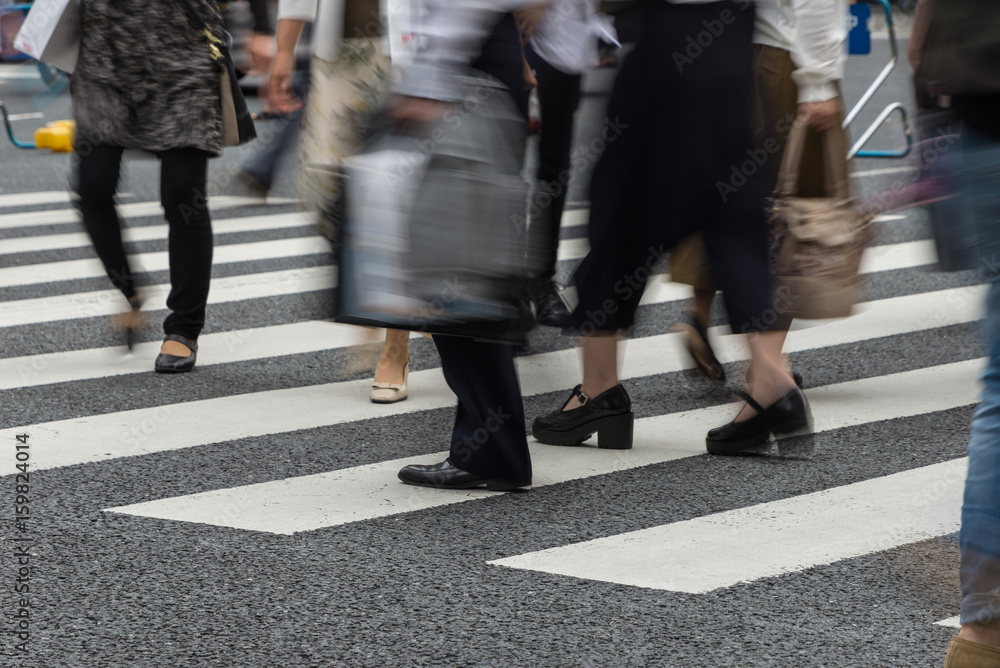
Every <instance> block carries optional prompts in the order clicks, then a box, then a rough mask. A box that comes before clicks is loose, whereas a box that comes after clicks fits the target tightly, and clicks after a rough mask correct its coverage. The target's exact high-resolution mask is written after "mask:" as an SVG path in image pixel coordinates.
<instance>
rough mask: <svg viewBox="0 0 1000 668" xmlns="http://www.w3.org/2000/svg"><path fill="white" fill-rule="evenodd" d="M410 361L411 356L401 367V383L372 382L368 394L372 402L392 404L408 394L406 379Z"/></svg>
mask: <svg viewBox="0 0 1000 668" xmlns="http://www.w3.org/2000/svg"><path fill="white" fill-rule="evenodd" d="M412 361H413V358H412V357H411V358H409V359H407V360H406V366H404V367H403V382H402V384H397V383H372V389H371V392H370V393H369V395H368V396H369V398H370V399H371V402H372V403H373V404H394V403H396V402H397V401H403V400H404V399H406V397H407V396H408V392H407V387H406V381H407V379H408V378H409V377H410V362H412Z"/></svg>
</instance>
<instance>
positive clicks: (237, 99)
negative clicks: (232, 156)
mask: <svg viewBox="0 0 1000 668" xmlns="http://www.w3.org/2000/svg"><path fill="white" fill-rule="evenodd" d="M180 1H181V4H182V5H184V11H185V13H186V14H187V15H188V18H190V19H191V21H192V22H193V23H194V25H195V27H197V28H198V31H199V32H201V34H202V35H204V36H205V39H206V40H208V48H209V50H210V51H211V53H212V60H214V61H215V63H216V66H217V67H218V68H219V70H220V77H219V80H220V87H219V93H220V99H221V101H222V145H223V146H239V145H240V144H245V143H247V142H249V141H252V140H254V139H256V138H257V129H256V128H255V127H254V124H253V117H252V116H251V115H250V109H249V108H247V101H246V98H244V97H243V91H241V90H240V83H239V81H238V80H237V76H236V65H235V64H234V63H233V57H232V55H231V54H230V53H229V44H226V43H225V42H223V41H222V40H220V39H219V38H218V37H216V36H215V35H214V34H213V33H212V30H211V28H209V27H208V24H207V23H205V19H203V18H202V17H201V14H199V13H198V10H197V9H195V8H194V5H192V4H191V0H180Z"/></svg>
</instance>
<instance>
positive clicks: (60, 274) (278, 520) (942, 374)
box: [0, 39, 983, 668]
mask: <svg viewBox="0 0 1000 668" xmlns="http://www.w3.org/2000/svg"><path fill="white" fill-rule="evenodd" d="M886 45H887V42H886V41H885V40H884V39H881V40H880V39H876V41H875V53H873V55H871V56H868V57H864V58H852V59H851V60H850V62H849V64H848V72H847V80H846V82H845V95H846V97H847V99H848V101H849V102H850V101H853V100H856V99H857V98H858V96H859V95H860V92H861V90H863V88H864V87H865V85H866V82H867V81H870V80H871V79H872V78H874V76H875V74H877V72H878V71H879V70H880V69H881V67H882V65H883V64H884V62H885V60H886V57H887V53H888V50H887V46H886ZM902 46H903V47H905V42H903V44H902ZM606 76H607V75H606V73H597V74H596V75H595V76H593V77H591V78H590V79H589V80H588V85H587V90H588V92H589V94H588V96H587V97H586V98H585V100H584V104H583V106H582V108H581V111H580V114H579V125H580V128H581V129H580V142H579V146H580V147H582V148H586V146H587V142H588V141H589V139H588V137H589V136H591V135H590V134H588V133H591V134H592V132H593V128H595V127H600V125H601V123H602V122H603V120H604V119H603V117H602V115H601V114H602V112H601V107H602V105H603V103H604V101H605V98H604V97H603V96H602V95H601V89H602V86H603V84H602V82H601V80H600V79H601V77H606ZM0 100H3V101H4V102H5V103H6V104H7V106H8V107H9V108H10V109H11V111H12V112H14V113H18V112H25V111H43V112H44V113H45V114H46V120H52V119H56V118H67V117H69V116H68V113H69V112H68V109H69V101H68V97H67V95H66V93H65V91H61V92H60V91H59V90H58V89H52V88H46V87H44V86H43V85H42V83H41V82H40V81H39V80H37V79H36V78H35V76H34V74H33V70H32V69H31V67H30V66H23V65H16V66H15V65H3V66H0ZM897 100H898V101H902V102H905V103H907V105H908V106H911V107H912V105H911V104H910V100H911V95H910V91H909V88H908V79H907V73H906V71H905V66H902V65H901V66H900V67H899V68H897V70H896V71H895V72H894V73H893V75H892V76H891V77H890V79H889V81H888V83H887V84H886V86H884V87H883V89H882V90H881V91H880V92H879V94H878V95H877V96H876V98H875V100H874V102H873V105H872V107H873V108H872V110H870V111H868V112H866V114H865V115H862V119H861V120H859V122H858V124H857V125H855V126H854V127H852V130H853V133H854V134H855V136H857V135H859V134H860V124H861V123H862V122H863V121H864V119H865V118H869V119H870V118H872V117H874V115H875V114H876V113H877V111H878V110H880V109H881V108H882V107H884V106H885V105H886V104H888V103H890V102H893V101H897ZM911 113H912V110H911ZM39 122H40V121H20V122H18V123H16V124H15V127H16V132H18V133H19V134H20V135H22V136H28V135H30V131H31V130H32V129H33V127H35V126H36V125H37V124H38V123H39ZM902 141H903V140H902V133H901V128H900V126H899V124H898V122H896V121H892V124H891V125H890V127H888V128H886V129H885V130H883V131H881V132H880V133H879V135H878V136H877V137H876V138H875V139H874V140H873V142H874V143H873V146H876V147H879V148H892V147H893V146H898V145H901V142H902ZM250 150H252V149H248V148H244V149H239V150H235V151H227V153H226V155H225V156H224V157H223V158H222V159H221V160H220V161H216V162H217V164H216V165H215V167H216V168H221V165H223V164H238V162H239V160H240V159H241V158H242V157H243V156H245V155H246V154H247V153H248V152H249V151H250ZM682 158H683V157H682V156H680V157H678V156H664V159H682ZM69 164H70V163H69V158H68V157H67V156H65V155H53V154H48V153H45V152H32V151H19V150H17V149H15V148H14V147H13V146H12V145H10V144H9V143H7V142H6V140H4V139H0V471H2V473H3V477H2V478H0V508H3V510H2V511H0V518H2V519H0V527H2V528H0V535H2V536H3V537H4V539H5V541H4V543H3V544H4V548H3V550H2V553H0V591H2V592H3V593H2V595H0V609H2V611H3V618H2V624H3V631H4V633H3V636H2V638H3V641H2V643H3V644H2V649H0V653H2V656H3V658H2V659H0V664H2V665H5V666H7V665H9V666H21V665H23V666H44V667H52V666H74V667H84V666H87V667H89V666H185V667H187V666H342V665H346V666H430V665H439V666H505V667H506V666H593V667H597V666H678V667H689V666H691V667H701V666H705V667H715V666H782V667H789V666H791V667H796V668H797V667H805V666H835V667H842V666H922V667H923V666H934V665H940V664H941V662H942V660H943V656H944V651H945V648H946V646H947V643H948V639H949V637H950V636H951V635H952V633H954V629H953V628H949V627H948V623H952V624H953V623H954V621H953V620H952V621H951V622H949V621H948V620H949V619H950V618H953V617H954V616H955V615H957V614H958V605H959V586H958V547H957V531H958V527H959V508H960V503H961V492H962V485H963V476H964V473H963V466H964V454H965V445H966V441H967V438H968V424H969V420H970V417H971V414H972V410H973V407H974V404H975V402H976V396H977V392H978V383H977V381H976V377H977V373H978V371H979V369H980V368H981V366H982V359H981V357H982V355H983V351H982V347H981V343H980V340H979V336H978V331H977V321H978V319H979V316H980V313H981V308H982V306H981V301H982V296H983V292H982V288H981V287H980V286H979V285H978V283H977V280H976V278H975V276H973V275H971V274H962V273H958V274H946V273H940V272H938V271H936V269H935V266H934V255H933V247H932V246H931V244H930V242H929V240H928V239H929V233H928V230H927V227H926V219H925V215H924V214H923V213H922V212H921V211H920V210H916V209H914V210H911V211H907V212H904V213H902V214H899V215H894V216H885V217H882V218H880V219H879V220H878V221H877V223H876V225H877V229H878V238H877V240H876V242H875V243H876V245H875V246H874V247H872V248H871V249H870V250H869V251H868V257H867V259H866V264H865V271H866V272H867V278H868V281H867V287H866V294H865V298H864V299H865V302H864V303H863V304H861V305H860V306H859V308H858V314H857V315H855V316H853V317H851V318H848V319H845V320H841V321H837V322H831V323H826V324H823V325H822V326H814V327H808V328H801V329H796V330H795V331H793V333H792V334H791V336H790V338H789V342H788V352H789V355H790V359H791V362H792V364H793V366H794V368H795V369H796V370H798V371H800V372H801V373H802V375H803V376H804V377H805V383H806V387H807V394H808V396H809V397H810V400H811V402H812V405H813V411H814V413H815V416H816V426H817V430H818V432H819V433H818V436H817V438H816V443H815V448H814V449H804V448H801V447H796V444H794V443H791V444H790V443H782V444H778V445H775V447H774V449H773V450H772V452H771V454H770V455H768V456H762V457H752V458H719V457H709V456H707V455H706V454H705V453H704V445H703V443H704V441H703V436H704V432H705V431H706V430H707V429H708V428H709V427H712V426H715V425H717V424H721V423H723V422H725V421H726V420H728V419H730V418H731V417H732V415H733V411H734V406H735V405H734V404H731V403H730V402H731V397H730V394H729V393H728V392H727V390H726V388H725V387H724V386H723V385H722V384H719V383H713V382H712V381H709V380H706V379H704V378H702V377H700V376H699V375H697V373H696V372H695V371H694V370H693V369H692V363H691V361H690V360H689V359H687V357H686V355H685V353H684V351H683V348H682V346H681V344H680V340H679V339H678V334H676V333H673V332H672V331H671V326H672V325H673V324H675V323H677V322H678V321H679V320H681V319H682V318H683V313H684V309H683V304H684V301H683V300H684V296H685V292H684V290H683V289H682V288H680V287H679V286H676V285H673V284H670V283H667V282H666V280H665V279H663V278H660V279H657V281H656V283H655V284H654V286H653V288H652V289H651V290H650V291H649V294H647V297H646V300H645V302H644V305H643V306H642V307H641V309H640V314H639V324H638V325H637V326H636V327H635V329H634V332H633V337H632V340H631V341H630V342H629V343H628V352H627V355H626V363H625V367H624V370H623V374H624V377H625V379H626V380H625V382H626V385H627V387H628V390H629V392H630V393H631V394H632V397H633V401H634V404H635V409H636V411H637V417H638V421H637V424H636V442H635V447H634V449H633V450H630V451H621V452H616V451H601V450H598V449H596V448H594V447H581V448H576V449H564V448H553V447H548V446H544V445H541V444H537V443H532V446H531V447H532V456H533V459H534V469H535V480H534V487H533V488H532V489H530V490H529V491H524V492H518V493H489V492H485V491H473V492H442V491H436V490H429V489H421V488H413V487H408V486H404V485H402V484H400V483H399V482H398V481H397V480H396V477H395V473H396V470H397V469H398V468H399V467H400V466H401V465H403V464H404V463H408V462H411V461H415V462H427V463H429V462H435V461H438V460H440V459H442V458H443V454H442V453H443V452H444V450H445V449H446V445H447V440H448V435H449V429H450V425H451V420H452V416H453V410H454V408H453V401H454V399H453V396H452V395H451V394H450V392H449V391H448V389H447V386H446V385H445V383H444V380H443V378H442V376H441V372H440V369H439V368H438V367H439V360H438V358H437V355H436V353H435V351H434V349H433V345H432V344H431V342H430V341H427V340H426V339H424V338H421V337H416V338H414V339H412V345H411V348H412V354H413V373H412V374H411V376H410V393H411V397H410V399H409V400H408V401H405V402H402V403H399V404H394V405H390V406H375V405H373V404H371V403H369V402H368V400H367V391H368V385H369V383H370V380H371V370H370V369H367V368H358V360H359V356H358V353H357V351H356V349H354V348H352V347H351V346H352V345H354V344H356V343H357V342H358V341H359V339H360V335H359V333H358V331H357V330H354V329H351V328H348V327H345V326H341V325H336V324H333V323H332V322H330V321H329V320H328V318H329V317H330V313H331V302H332V294H331V290H330V282H331V277H332V275H333V267H332V259H331V257H330V255H329V253H328V251H327V248H326V246H325V244H324V242H323V241H322V240H321V239H320V238H318V237H317V236H315V233H314V231H313V227H312V225H311V223H310V221H309V219H308V218H307V217H305V216H304V215H303V214H302V213H300V212H299V211H298V209H297V207H296V205H295V203H294V202H293V201H291V200H290V199H283V198H291V196H292V194H293V176H292V174H291V170H286V173H285V174H283V176H282V178H281V180H280V181H279V183H278V186H277V188H276V190H275V192H274V193H273V196H272V198H271V200H269V201H268V202H267V203H266V204H265V203H261V202H253V201H250V200H246V199H233V198H228V199H227V198H225V197H221V196H220V197H213V198H212V205H213V208H214V211H213V218H214V227H215V232H216V264H215V269H214V281H213V285H212V293H211V297H210V307H209V319H208V325H207V328H206V330H205V332H204V334H203V336H202V338H201V340H200V345H201V351H200V354H199V366H198V368H197V369H196V371H195V372H194V373H190V374H182V375H179V376H161V375H158V374H154V373H153V372H152V369H151V367H152V360H153V357H154V356H155V353H156V350H157V347H158V341H159V338H160V335H159V330H158V326H153V327H151V328H150V329H149V330H147V331H146V332H145V333H144V335H143V343H142V345H140V346H139V347H138V348H137V349H136V351H135V352H134V353H133V354H132V355H126V354H125V353H124V348H123V347H122V346H121V342H120V341H119V340H118V339H117V338H116V337H115V335H114V334H113V333H112V332H110V331H109V329H108V318H109V316H110V315H112V314H113V313H115V312H117V311H118V310H119V309H120V308H121V307H122V305H123V301H122V300H121V299H120V297H118V296H117V295H116V294H115V293H114V292H113V291H111V290H110V286H109V284H108V281H107V279H106V278H105V277H104V276H103V274H102V271H101V269H100V267H99V265H98V263H97V260H96V259H94V253H93V251H92V250H91V248H90V246H89V243H88V241H87V239H86V237H85V236H84V234H83V232H82V228H81V226H80V224H79V222H78V220H77V217H76V214H75V211H74V210H73V208H72V206H71V203H70V199H69V197H68V195H67V179H68V176H69V173H70V169H69ZM578 167H581V168H584V167H585V165H580V164H579V161H578ZM157 168H158V166H157V164H156V162H155V161H154V160H151V159H149V158H142V157H135V156H134V157H131V158H130V160H129V162H128V166H127V168H126V170H125V172H124V176H123V181H122V184H121V192H122V193H123V195H122V197H121V203H122V214H123V217H124V218H125V220H126V223H127V225H128V228H129V235H130V236H129V238H130V239H131V241H130V243H129V246H128V248H129V252H130V253H131V254H133V255H135V256H136V259H137V263H138V265H139V266H142V267H143V270H144V273H143V280H144V281H145V283H146V284H147V285H149V286H155V287H152V288H150V292H151V294H152V297H151V299H150V300H149V302H148V305H147V309H148V311H149V312H150V315H151V317H152V319H153V321H154V322H157V323H158V322H159V321H160V320H162V317H163V316H164V314H165V312H164V308H165V307H164V304H163V299H164V287H163V286H164V285H165V284H166V283H167V282H168V273H167V268H166V264H165V262H166V252H165V251H166V240H165V234H166V231H165V227H164V224H163V220H162V218H161V213H160V210H159V207H158V204H157V199H158V197H157V183H158V181H157V178H156V176H157ZM852 169H853V170H854V174H855V176H854V184H855V187H856V189H857V190H858V192H859V193H860V194H861V195H870V194H872V193H874V192H878V191H880V190H885V189H888V188H892V187H895V186H896V185H897V184H898V183H899V182H900V180H903V181H905V180H906V179H908V178H911V177H912V176H913V173H914V172H913V170H912V165H910V163H908V162H907V161H905V160H872V159H867V160H865V159H858V160H856V161H854V164H853V166H852ZM585 193H586V189H585V178H583V177H581V178H580V179H578V180H577V181H576V182H575V183H574V185H573V191H572V193H571V197H570V199H571V200H572V201H573V203H574V207H575V208H574V210H572V211H569V212H568V213H567V215H566V217H565V218H564V220H563V226H564V230H563V243H562V247H561V250H560V256H561V263H560V271H561V275H563V276H566V275H567V274H568V272H569V271H570V270H571V268H572V266H573V265H574V263H575V262H577V261H578V260H579V259H580V258H581V257H582V256H583V255H584V254H585V253H586V241H585V230H586V226H585V223H586V201H585ZM663 208H664V215H669V212H670V202H669V201H664V202H663ZM723 324H724V322H723V319H722V314H721V312H720V313H718V314H717V322H716V325H718V327H717V328H716V329H714V330H713V335H714V337H715V339H716V341H717V342H718V346H719V349H720V351H721V354H722V355H723V356H724V361H725V362H726V370H727V373H728V375H729V378H730V379H731V380H733V381H735V379H739V378H740V377H741V375H742V373H743V368H744V363H743V361H744V360H745V351H744V349H743V348H742V346H741V344H740V342H739V340H738V339H737V338H736V337H731V336H726V334H727V330H726V329H725V328H724V327H723ZM518 364H519V371H520V376H521V382H522V387H523V392H524V400H525V404H526V409H527V414H528V415H529V416H534V415H537V414H538V413H540V412H542V411H547V410H551V409H552V407H554V406H555V405H557V404H559V403H560V402H561V401H562V400H563V399H564V398H565V395H566V392H567V390H568V388H570V387H572V385H573V384H575V383H576V382H577V377H578V373H579V372H578V367H577V358H576V353H575V352H574V350H573V349H572V342H571V341H570V340H568V339H566V338H564V337H561V336H560V335H559V334H558V332H556V331H555V330H540V331H536V332H535V333H534V334H533V336H532V340H531V345H530V349H529V350H528V351H527V352H526V353H525V354H524V355H523V356H522V357H521V358H520V359H519V362H518ZM19 435H23V437H22V438H21V439H20V440H22V441H26V443H19V439H18V436H19ZM19 445H20V446H27V447H21V448H20V449H18V446H19ZM18 464H27V466H26V467H24V469H26V470H27V472H28V475H29V476H30V478H28V480H27V482H25V479H24V478H22V479H20V480H19V479H18V476H17V474H18V473H19V471H18V470H17V469H16V466H17V465H18ZM22 470H23V469H22ZM19 495H21V496H22V497H23V498H19ZM24 507H27V508H29V512H28V515H27V516H25V515H23V514H18V513H19V511H18V509H19V508H24ZM15 520H23V521H19V522H16V521H15ZM25 586H27V588H28V589H27V590H25V589H23V587H25ZM22 599H23V600H22ZM941 622H945V623H944V624H941ZM18 632H20V633H23V634H24V635H23V636H21V637H19V636H18ZM19 645H20V646H21V647H22V648H23V649H19V648H18V646H19Z"/></svg>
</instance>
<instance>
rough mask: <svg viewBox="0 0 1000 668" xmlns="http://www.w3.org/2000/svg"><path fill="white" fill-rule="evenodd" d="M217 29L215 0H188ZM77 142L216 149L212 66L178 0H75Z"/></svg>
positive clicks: (218, 133)
mask: <svg viewBox="0 0 1000 668" xmlns="http://www.w3.org/2000/svg"><path fill="white" fill-rule="evenodd" d="M191 2H192V4H193V5H194V7H195V8H196V9H197V10H198V12H199V14H201V16H202V18H203V19H204V20H205V21H206V22H207V23H208V24H209V25H210V26H211V27H212V30H213V32H215V33H216V35H217V36H219V37H221V36H222V17H221V14H220V12H219V6H218V4H217V3H216V2H215V0H191ZM82 6H83V21H82V27H83V28H82V35H81V40H80V56H79V60H78V62H77V66H76V71H75V72H74V73H73V77H72V79H71V83H70V90H71V92H72V95H73V110H74V116H75V117H76V123H77V142H78V148H79V147H80V142H92V143H104V144H111V145H114V146H122V147H125V148H136V149H144V150H147V151H154V152H157V151H165V150H167V149H172V148H198V149H201V150H203V151H208V152H209V153H212V154H216V155H217V154H219V153H221V152H222V116H221V103H220V100H219V76H220V74H219V72H218V71H217V69H216V68H215V64H214V63H213V62H212V59H211V54H210V51H209V46H208V40H207V39H206V38H205V36H204V35H202V34H201V33H200V32H199V31H198V29H197V28H196V27H195V26H194V24H193V23H192V22H191V21H190V20H189V19H188V18H187V14H186V13H185V12H184V5H183V4H182V2H181V1H180V0H141V2H137V1H136V0H83V3H82Z"/></svg>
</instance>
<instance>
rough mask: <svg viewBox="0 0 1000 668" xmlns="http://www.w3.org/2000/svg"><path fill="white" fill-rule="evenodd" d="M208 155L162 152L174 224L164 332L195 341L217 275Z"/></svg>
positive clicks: (163, 196) (164, 194)
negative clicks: (208, 191)
mask: <svg viewBox="0 0 1000 668" xmlns="http://www.w3.org/2000/svg"><path fill="white" fill-rule="evenodd" d="M208 157H209V156H208V153H206V152H204V151H200V150H197V149H190V148H182V149H172V150H170V151H164V152H163V153H161V154H160V201H161V203H162V204H163V211H164V215H165V216H166V219H167V223H168V224H169V226H170V240H169V243H168V251H169V253H170V295H169V296H168V297H167V308H169V309H170V310H171V311H172V312H171V314H170V315H169V316H167V319H166V320H165V321H164V322H163V331H164V333H166V334H180V335H181V336H184V337H187V338H189V339H197V338H198V335H199V334H200V333H201V329H202V327H204V325H205V305H206V304H207V303H208V286H209V282H210V280H211V277H212V221H211V218H210V217H209V214H208V203H207V201H206V199H205V182H206V179H207V174H208Z"/></svg>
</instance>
